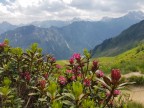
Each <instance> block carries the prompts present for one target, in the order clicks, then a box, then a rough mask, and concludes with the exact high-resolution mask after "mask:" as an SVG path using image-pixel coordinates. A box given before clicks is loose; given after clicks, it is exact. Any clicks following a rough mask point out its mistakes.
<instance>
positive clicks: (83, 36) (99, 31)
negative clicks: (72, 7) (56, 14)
mask: <svg viewBox="0 0 144 108" xmlns="http://www.w3.org/2000/svg"><path fill="white" fill-rule="evenodd" d="M132 15H133V16H138V18H137V17H132ZM143 15H144V14H139V12H138V13H137V12H135V13H133V14H127V15H125V16H123V17H120V18H112V19H110V20H109V21H81V20H78V21H74V22H73V23H71V24H68V25H66V26H63V27H54V26H52V27H48V28H44V27H36V26H33V25H28V26H22V27H18V28H16V29H14V30H10V31H7V32H5V33H2V34H1V36H0V41H3V40H4V39H5V38H8V39H9V40H10V43H11V45H12V46H15V47H16V46H20V47H22V48H24V49H25V48H27V47H28V46H29V45H30V44H32V43H33V42H37V43H38V44H39V46H40V47H42V48H43V50H44V53H51V54H54V56H56V58H58V59H68V58H69V57H70V56H71V54H72V53H73V52H79V53H82V51H83V49H84V48H87V49H89V50H90V49H93V48H94V47H95V46H96V45H98V44H100V43H101V42H102V41H103V40H105V39H108V38H111V37H114V36H116V35H118V34H119V33H120V32H121V31H123V30H124V29H126V28H128V27H129V26H131V25H132V24H135V23H137V22H139V21H141V19H144V18H143ZM130 19H131V20H130Z"/></svg>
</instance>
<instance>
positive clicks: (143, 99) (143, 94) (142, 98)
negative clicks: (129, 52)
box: [123, 72, 144, 105]
mask: <svg viewBox="0 0 144 108" xmlns="http://www.w3.org/2000/svg"><path fill="white" fill-rule="evenodd" d="M123 76H124V77H125V78H128V77H131V76H144V74H141V73H140V72H132V73H129V74H126V75H123ZM127 92H128V93H130V99H132V100H133V101H135V102H137V103H141V104H143V105H144V87H136V86H132V87H130V91H127Z"/></svg>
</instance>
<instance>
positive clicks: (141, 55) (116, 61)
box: [97, 44, 144, 73]
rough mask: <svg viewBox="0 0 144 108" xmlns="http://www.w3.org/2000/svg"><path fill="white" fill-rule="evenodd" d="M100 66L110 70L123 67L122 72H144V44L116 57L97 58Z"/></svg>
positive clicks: (107, 70)
mask: <svg viewBox="0 0 144 108" xmlns="http://www.w3.org/2000/svg"><path fill="white" fill-rule="evenodd" d="M97 59H98V60H99V62H100V68H101V69H102V70H104V71H106V72H110V70H111V69H112V68H119V69H121V71H122V73H128V72H137V71H139V72H144V44H141V45H139V46H137V47H136V48H133V49H131V50H129V51H127V52H125V53H122V54H120V55H118V56H115V57H101V58H97Z"/></svg>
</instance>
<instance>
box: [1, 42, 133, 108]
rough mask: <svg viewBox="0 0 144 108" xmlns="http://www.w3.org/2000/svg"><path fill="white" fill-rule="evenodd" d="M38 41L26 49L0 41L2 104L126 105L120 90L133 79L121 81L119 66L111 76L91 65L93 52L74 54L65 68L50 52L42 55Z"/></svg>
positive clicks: (27, 107) (60, 107)
mask: <svg viewBox="0 0 144 108" xmlns="http://www.w3.org/2000/svg"><path fill="white" fill-rule="evenodd" d="M41 51H42V50H41V49H40V48H38V47H37V44H33V45H32V46H31V47H30V49H27V50H26V52H23V50H22V49H21V48H12V47H10V46H9V45H8V41H5V42H3V43H0V80H1V82H0V107H2V108H7V107H12V108H21V107H22V108H40V107H42V108H48V107H50V108H70V107H71V108H96V107H97V108H105V107H109V108H112V107H120V108H121V107H125V108H126V107H127V106H128V105H127V103H128V101H129V99H128V97H127V96H126V95H125V94H123V93H122V92H121V90H123V89H124V88H125V86H126V85H128V84H131V83H130V82H124V83H123V81H121V73H120V70H119V69H112V70H111V76H110V77H109V76H106V75H105V74H104V73H103V71H102V70H99V63H98V61H96V60H94V61H93V62H92V65H90V54H89V53H88V51H87V50H85V51H84V56H81V55H80V54H78V53H75V54H74V55H73V56H72V57H71V58H70V60H69V61H68V62H67V64H66V65H64V66H63V67H62V66H61V65H59V64H56V59H55V58H54V57H53V56H51V55H46V56H44V55H42V54H41Z"/></svg>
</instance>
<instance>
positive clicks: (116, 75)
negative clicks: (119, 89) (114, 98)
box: [111, 69, 121, 83]
mask: <svg viewBox="0 0 144 108" xmlns="http://www.w3.org/2000/svg"><path fill="white" fill-rule="evenodd" d="M120 78H121V73H120V70H119V69H112V71H111V79H112V82H113V83H116V82H118V81H119V80H120Z"/></svg>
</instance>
